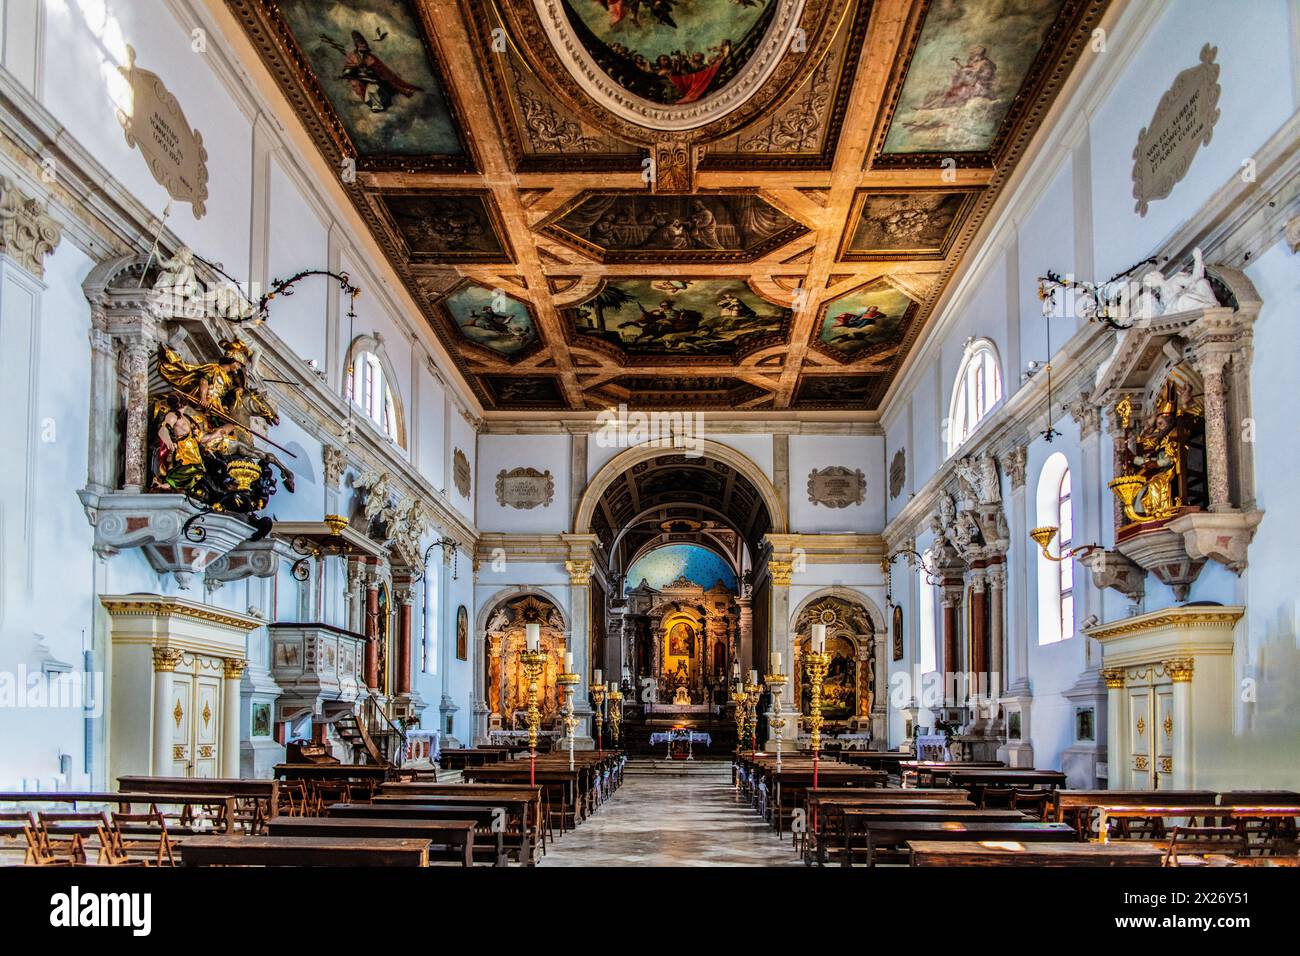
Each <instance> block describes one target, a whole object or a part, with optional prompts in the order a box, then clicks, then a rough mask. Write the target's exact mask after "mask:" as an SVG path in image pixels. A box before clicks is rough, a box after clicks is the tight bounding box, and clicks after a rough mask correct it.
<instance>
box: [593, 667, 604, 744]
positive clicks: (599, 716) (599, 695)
mask: <svg viewBox="0 0 1300 956" xmlns="http://www.w3.org/2000/svg"><path fill="white" fill-rule="evenodd" d="M591 702H592V703H593V704H594V705H595V707H594V709H593V710H592V716H593V717H594V718H595V720H596V750H597V752H599V751H601V750H604V749H605V746H604V738H603V737H602V732H603V731H602V727H601V725H602V724H603V723H604V719H605V717H604V714H603V713H602V708H603V707H604V704H605V685H604V684H593V685H592V687H591Z"/></svg>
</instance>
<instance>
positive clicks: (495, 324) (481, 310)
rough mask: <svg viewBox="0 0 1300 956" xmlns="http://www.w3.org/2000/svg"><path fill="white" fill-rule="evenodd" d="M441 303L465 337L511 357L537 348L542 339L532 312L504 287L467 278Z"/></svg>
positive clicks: (504, 356) (517, 356)
mask: <svg viewBox="0 0 1300 956" xmlns="http://www.w3.org/2000/svg"><path fill="white" fill-rule="evenodd" d="M441 305H442V308H443V310H444V311H445V312H446V314H447V316H448V317H449V318H450V319H451V321H452V323H453V324H454V325H455V326H456V328H457V329H458V330H459V331H460V334H461V335H462V336H463V337H464V338H465V339H466V341H468V342H472V343H473V344H475V345H477V346H480V347H481V348H485V349H487V350H488V351H490V352H495V353H496V354H497V355H499V356H501V357H502V358H504V359H506V360H508V361H510V360H516V359H519V358H522V357H523V356H525V355H529V354H531V353H532V352H535V351H536V350H537V346H538V345H539V339H538V334H537V326H536V323H535V322H534V321H533V315H532V313H531V312H530V311H529V310H528V306H527V305H525V304H524V303H523V302H521V301H519V300H518V299H516V298H514V297H513V296H511V295H508V294H507V293H506V292H505V291H504V290H503V289H489V288H487V287H485V286H481V285H477V284H475V283H472V282H466V283H463V284H461V285H460V286H459V287H457V288H456V289H455V290H454V291H452V292H451V293H450V294H449V295H448V296H447V297H446V298H445V299H443V301H442V303H441Z"/></svg>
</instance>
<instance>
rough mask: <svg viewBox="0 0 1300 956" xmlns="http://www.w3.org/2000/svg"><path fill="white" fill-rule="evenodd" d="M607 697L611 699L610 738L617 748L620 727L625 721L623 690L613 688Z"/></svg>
mask: <svg viewBox="0 0 1300 956" xmlns="http://www.w3.org/2000/svg"><path fill="white" fill-rule="evenodd" d="M607 699H608V700H609V739H610V742H611V743H612V744H613V745H614V747H615V748H617V747H618V732H619V727H620V726H622V723H623V692H622V691H621V690H611V691H610V692H609V694H608V695H607Z"/></svg>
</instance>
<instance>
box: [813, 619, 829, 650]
mask: <svg viewBox="0 0 1300 956" xmlns="http://www.w3.org/2000/svg"><path fill="white" fill-rule="evenodd" d="M812 650H813V653H814V654H820V653H821V652H822V651H824V650H826V625H825V624H814V625H813V626H812Z"/></svg>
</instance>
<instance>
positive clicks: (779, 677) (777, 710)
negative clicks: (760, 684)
mask: <svg viewBox="0 0 1300 956" xmlns="http://www.w3.org/2000/svg"><path fill="white" fill-rule="evenodd" d="M779 666H780V664H779V662H778V667H779ZM763 681H764V683H766V684H767V689H768V690H769V691H771V692H772V712H771V713H772V716H771V717H769V718H768V722H769V723H770V724H771V726H772V736H773V737H775V738H776V769H777V770H780V769H781V732H782V731H783V730H785V717H784V716H782V713H781V692H782V691H784V690H785V685H786V684H788V683H789V681H788V680H787V679H786V676H785V675H784V674H768V675H767V676H766V677H765V678H763Z"/></svg>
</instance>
